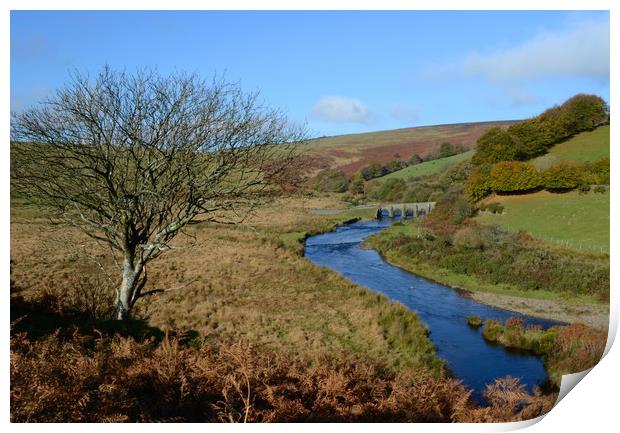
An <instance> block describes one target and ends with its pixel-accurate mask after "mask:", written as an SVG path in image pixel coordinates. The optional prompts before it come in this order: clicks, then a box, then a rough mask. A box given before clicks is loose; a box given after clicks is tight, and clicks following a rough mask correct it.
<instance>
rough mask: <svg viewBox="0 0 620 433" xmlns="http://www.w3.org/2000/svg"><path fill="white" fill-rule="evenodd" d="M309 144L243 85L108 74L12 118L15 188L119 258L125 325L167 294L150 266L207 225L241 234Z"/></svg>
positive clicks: (83, 80)
mask: <svg viewBox="0 0 620 433" xmlns="http://www.w3.org/2000/svg"><path fill="white" fill-rule="evenodd" d="M303 139H304V132H303V131H302V130H301V129H300V128H298V127H295V126H292V125H291V124H290V123H289V122H288V121H287V120H286V118H285V117H284V116H283V115H282V114H280V113H279V112H278V111H274V110H271V109H268V108H266V107H264V106H263V105H262V104H261V103H260V101H259V99H258V95H257V94H256V93H244V92H243V91H242V90H241V89H240V88H239V87H238V85H236V84H231V83H227V82H225V81H223V80H221V79H216V80H213V81H212V82H206V81H204V80H202V79H201V78H199V77H197V76H194V75H184V74H173V75H169V76H162V75H160V74H159V73H157V72H154V71H141V72H137V73H134V74H130V73H125V72H115V71H112V70H111V69H110V68H107V67H106V68H104V69H103V70H102V71H101V72H100V73H99V74H98V75H97V76H96V77H95V78H94V79H92V80H91V79H89V78H88V77H85V76H82V75H79V74H77V75H76V76H75V77H74V78H73V79H72V81H70V82H69V83H68V84H67V85H66V86H65V87H64V88H62V89H60V90H58V91H57V92H56V94H55V96H53V97H51V98H50V99H48V100H47V101H44V103H43V104H42V105H41V106H40V107H36V108H31V109H29V110H27V111H24V112H22V113H21V114H14V115H13V116H12V119H11V144H12V146H11V148H12V149H11V186H12V190H13V192H14V193H15V194H20V195H22V196H26V197H29V198H32V199H35V200H37V202H38V203H40V204H41V205H42V206H43V207H45V208H46V209H48V210H49V211H50V214H51V215H52V216H53V217H55V218H56V219H58V220H61V221H64V222H67V223H69V224H71V225H73V226H75V227H78V228H80V229H81V230H82V231H83V232H84V233H85V234H87V235H88V236H90V237H91V238H93V239H95V240H97V241H100V242H102V243H104V244H106V245H107V246H108V247H109V248H110V251H111V255H112V257H113V258H114V259H115V262H116V263H117V267H118V274H117V276H118V286H117V289H116V317H117V318H118V319H125V318H127V317H129V316H130V313H131V310H132V308H133V306H134V305H135V303H136V301H138V299H140V298H142V297H144V296H146V295H149V294H152V293H155V292H158V291H160V289H151V290H148V291H145V286H146V283H147V266H148V264H149V263H150V262H151V261H152V260H154V259H156V258H158V257H159V256H161V255H162V254H163V253H164V252H165V251H167V250H168V249H170V241H171V240H172V239H173V238H175V237H176V236H177V235H178V234H179V233H181V232H182V230H183V228H184V227H185V226H186V225H187V224H190V223H193V222H196V221H198V220H202V221H213V222H227V223H231V222H238V221H240V220H241V219H243V218H244V217H245V216H246V215H248V212H250V211H251V209H253V208H254V207H255V206H256V205H258V204H260V203H261V202H262V201H264V200H266V199H268V197H269V196H271V195H273V194H276V193H278V192H279V191H281V188H280V187H281V186H282V184H290V182H291V179H292V177H289V176H288V175H287V173H290V172H291V167H292V166H293V162H294V161H295V160H296V155H295V149H294V146H293V144H294V143H298V142H300V141H302V140H303ZM288 186H289V185H287V187H288Z"/></svg>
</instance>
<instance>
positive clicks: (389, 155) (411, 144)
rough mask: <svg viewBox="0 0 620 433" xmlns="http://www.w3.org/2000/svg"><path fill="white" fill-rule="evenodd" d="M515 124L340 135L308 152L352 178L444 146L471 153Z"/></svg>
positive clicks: (318, 142) (314, 143) (312, 144)
mask: <svg viewBox="0 0 620 433" xmlns="http://www.w3.org/2000/svg"><path fill="white" fill-rule="evenodd" d="M512 123H514V121H498V122H478V123H460V124H451V125H434V126H420V127H415V128H403V129H395V130H390V131H378V132H369V133H364V134H349V135H339V136H334V137H324V138H320V139H317V140H313V141H311V142H310V143H309V144H308V145H307V147H306V148H305V150H306V151H307V152H308V154H309V155H311V156H314V157H316V158H318V159H319V160H321V161H323V162H324V163H326V164H327V165H329V166H330V167H331V168H335V169H339V170H343V171H344V172H345V173H347V174H352V173H354V172H355V171H357V170H359V169H360V168H361V167H362V166H364V165H368V164H369V163H371V162H373V161H376V162H379V163H382V164H385V163H387V162H389V161H391V160H393V159H394V155H396V154H398V155H399V156H400V158H401V159H403V160H407V159H409V158H410V157H411V156H412V155H413V154H416V153H417V154H419V155H421V156H425V155H427V154H428V153H429V152H431V151H433V150H436V149H438V148H439V146H440V145H441V143H444V142H450V143H453V144H461V145H463V146H464V147H466V148H470V149H471V148H473V147H474V146H475V143H476V140H477V139H478V137H480V136H481V135H482V134H483V133H484V132H485V131H486V130H488V129H489V128H491V127H494V126H507V125H509V124H512Z"/></svg>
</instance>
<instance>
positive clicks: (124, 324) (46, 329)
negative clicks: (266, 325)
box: [11, 295, 198, 341]
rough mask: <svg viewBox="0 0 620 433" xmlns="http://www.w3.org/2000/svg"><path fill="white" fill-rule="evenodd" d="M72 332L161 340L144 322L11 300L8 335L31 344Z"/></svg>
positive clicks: (46, 299) (50, 302)
mask: <svg viewBox="0 0 620 433" xmlns="http://www.w3.org/2000/svg"><path fill="white" fill-rule="evenodd" d="M76 332H79V333H80V334H83V335H91V336H101V335H106V336H113V335H120V336H123V337H132V338H133V339H135V340H136V341H145V340H151V339H155V340H156V341H161V339H162V338H163V337H164V332H163V331H162V330H161V329H159V328H157V327H154V326H150V325H149V324H148V323H147V321H146V320H145V319H128V320H123V321H120V320H109V319H108V320H93V319H92V318H91V317H89V315H87V314H85V313H83V312H80V311H72V310H66V309H63V308H61V307H60V306H59V302H58V299H57V298H56V297H54V296H50V295H44V296H42V297H40V298H38V299H35V300H26V299H24V297H22V296H20V295H13V296H11V335H14V334H19V333H25V334H26V335H27V337H28V339H31V340H35V339H40V338H45V337H47V336H48V335H51V334H55V333H57V334H58V335H59V336H60V337H70V336H72V335H73V334H74V333H76ZM186 334H188V335H187V336H186V339H188V340H192V339H194V338H196V337H197V336H198V333H197V332H195V331H193V332H192V331H189V332H187V333H186Z"/></svg>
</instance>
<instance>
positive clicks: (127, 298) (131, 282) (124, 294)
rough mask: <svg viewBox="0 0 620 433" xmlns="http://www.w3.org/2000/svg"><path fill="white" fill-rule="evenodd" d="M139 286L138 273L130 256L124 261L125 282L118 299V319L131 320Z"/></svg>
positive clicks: (123, 281) (119, 291)
mask: <svg viewBox="0 0 620 433" xmlns="http://www.w3.org/2000/svg"><path fill="white" fill-rule="evenodd" d="M137 285H138V272H137V271H136V268H135V265H134V263H133V260H131V258H130V257H129V256H126V257H125V260H124V261H123V280H122V282H121V286H120V288H119V290H118V294H117V297H116V319H117V320H125V319H129V317H130V315H131V307H132V302H131V299H132V297H133V294H134V291H135V290H136V287H137Z"/></svg>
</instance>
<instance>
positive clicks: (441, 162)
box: [381, 150, 474, 180]
mask: <svg viewBox="0 0 620 433" xmlns="http://www.w3.org/2000/svg"><path fill="white" fill-rule="evenodd" d="M473 155H474V151H473V150H470V151H467V152H464V153H460V154H458V155H453V156H449V157H447V158H441V159H436V160H433V161H427V162H423V163H421V164H416V165H412V166H410V167H406V168H403V169H402V170H398V171H395V172H394V173H390V174H388V175H387V176H384V177H382V178H381V180H385V179H391V178H394V179H406V178H408V177H415V176H428V175H431V174H437V173H439V172H440V171H441V170H444V169H445V168H447V167H449V166H451V165H454V164H458V163H459V162H463V161H467V160H469V159H471V157H472V156H473Z"/></svg>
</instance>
